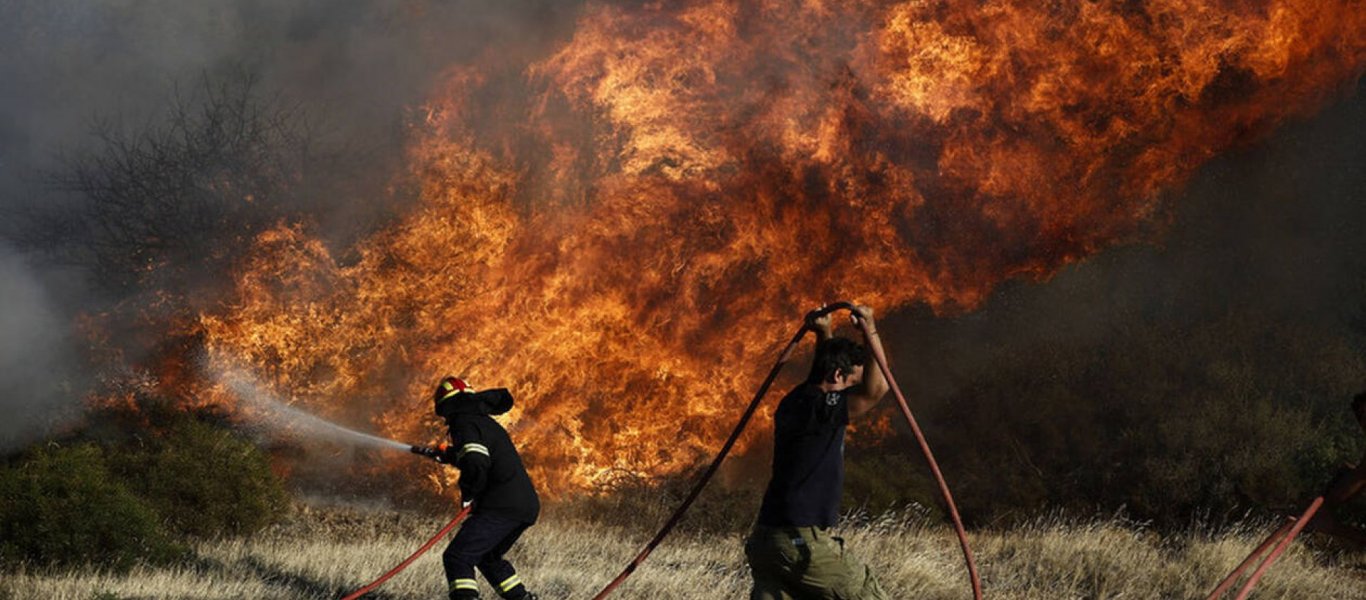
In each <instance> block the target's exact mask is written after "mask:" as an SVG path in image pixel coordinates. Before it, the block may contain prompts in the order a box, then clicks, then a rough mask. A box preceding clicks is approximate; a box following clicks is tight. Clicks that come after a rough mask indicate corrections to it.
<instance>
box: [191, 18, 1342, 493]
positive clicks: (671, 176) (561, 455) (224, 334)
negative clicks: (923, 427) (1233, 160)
mask: <svg viewBox="0 0 1366 600" xmlns="http://www.w3.org/2000/svg"><path fill="white" fill-rule="evenodd" d="M1364 25H1366V11H1362V10H1361V7H1360V5H1359V3H1357V2H1353V1H1350V0H1343V1H1338V2H1321V1H1310V0H1245V1H1239V0H1153V1H1150V2H1142V3H1135V2H1077V3H1056V2H1055V3H1033V2H1014V3H1008V2H985V3H983V2H975V1H974V2H965V1H919V0H917V1H906V2H874V1H867V0H865V1H859V2H825V1H821V0H806V1H780V0H767V1H761V2H733V1H691V2H676V3H651V4H649V5H647V6H644V7H640V8H624V7H618V6H614V5H590V6H589V7H587V8H586V9H585V10H584V11H583V13H582V14H581V16H580V17H579V22H578V26H577V28H576V30H575V32H574V34H573V35H572V38H571V39H568V40H565V41H564V42H563V43H562V44H560V45H559V46H558V47H556V48H555V49H554V51H553V52H551V53H550V54H549V55H547V56H545V57H544V58H542V59H541V60H539V61H538V62H534V63H532V64H508V63H511V62H513V61H511V60H505V59H500V58H499V57H498V55H497V54H496V53H493V52H491V53H490V54H489V56H488V57H486V58H485V59H483V60H481V61H477V62H476V63H475V64H461V65H454V66H452V67H451V68H450V69H449V70H448V71H447V72H446V73H445V74H444V75H443V77H442V79H441V80H440V81H439V82H438V83H437V84H436V85H435V86H434V92H433V94H432V97H431V99H430V101H429V102H428V103H427V105H426V106H424V107H423V109H422V110H421V111H419V112H418V113H416V114H417V115H418V117H419V118H418V119H417V120H416V121H415V122H414V133H415V134H416V135H415V138H416V141H415V143H414V144H413V146H412V148H411V149H410V152H409V157H408V164H409V165H410V168H411V173H412V175H413V176H414V177H416V178H417V180H418V181H420V182H421V194H420V202H419V203H418V204H417V205H416V206H415V207H414V208H413V209H412V210H411V212H409V213H408V214H405V215H403V216H402V217H401V218H400V219H399V220H398V221H397V222H395V223H394V224H393V225H392V226H390V227H388V228H386V229H385V230H383V231H381V232H379V233H377V234H375V235H374V236H372V237H370V238H369V239H366V240H364V241H363V242H361V243H360V244H358V245H357V246H356V247H355V248H352V249H350V250H349V251H348V252H347V254H346V256H347V259H346V260H342V259H341V258H339V257H338V256H335V255H334V254H333V253H332V250H330V249H329V248H327V247H326V246H325V245H324V244H323V243H322V242H321V241H319V239H318V238H317V237H315V236H314V235H312V234H311V233H310V232H309V231H308V230H306V229H305V228H303V227H301V226H296V225H281V226H280V227H278V228H276V229H274V230H271V231H269V232H267V233H265V234H263V235H261V236H260V237H259V238H258V239H257V240H256V241H255V245H254V247H253V249H252V250H251V252H250V255H249V257H248V258H247V259H246V260H245V261H244V262H243V264H242V265H241V267H240V269H239V271H238V274H237V279H236V285H235V292H234V295H233V296H232V297H231V300H230V302H229V303H228V304H227V305H226V306H225V307H222V308H219V309H216V310H213V311H207V312H206V313H205V314H203V315H202V316H201V318H200V319H199V322H198V323H197V325H196V327H197V328H199V329H200V330H201V331H202V332H203V334H204V339H205V340H206V341H205V343H206V344H207V345H208V346H210V348H212V349H213V350H215V351H221V352H225V353H228V354H230V355H233V356H237V357H240V358H242V359H244V360H247V361H249V362H250V363H251V364H252V365H254V366H255V367H256V368H257V369H259V370H260V371H262V372H264V373H267V374H268V375H269V376H270V377H271V378H273V380H274V381H276V382H277V383H278V384H279V385H280V386H281V387H282V388H284V389H288V390H290V391H291V392H292V393H294V394H296V395H297V396H298V398H299V399H300V400H299V401H300V402H303V403H305V404H307V405H309V406H311V407H312V408H314V409H316V410H318V411H319V412H322V413H325V414H363V415H368V416H369V417H370V419H371V423H372V425H373V427H375V428H376V429H378V430H379V431H380V432H381V433H382V434H383V435H385V436H387V437H393V438H397V439H404V440H413V441H417V440H421V439H431V438H432V437H433V435H434V434H435V433H436V432H439V431H440V424H439V423H438V422H437V421H436V420H435V418H434V417H432V416H431V415H430V414H429V413H430V401H429V398H430V392H431V388H432V386H433V385H434V384H435V382H436V381H437V380H438V378H439V377H440V376H442V375H444V374H447V373H451V374H458V375H462V376H464V377H466V378H468V379H470V380H472V382H473V383H474V384H475V385H478V386H480V387H498V386H505V387H508V388H510V389H511V390H512V391H513V393H514V395H515V396H516V398H517V401H518V405H517V407H516V408H515V409H514V411H513V412H512V414H511V417H510V419H509V423H510V428H511V429H513V434H514V437H515V438H516V439H517V440H518V441H519V443H520V445H521V446H522V448H523V453H524V456H525V458H526V462H527V464H528V465H529V466H530V468H531V469H532V471H533V473H532V474H533V477H534V478H535V479H536V480H537V481H538V483H539V484H540V485H541V487H542V488H543V489H545V490H546V491H547V492H549V493H550V494H551V495H554V494H559V493H564V492H569V491H574V490H579V489H584V488H586V487H590V486H592V485H594V484H595V483H597V482H601V481H603V480H604V478H606V477H609V476H610V475H611V474H612V473H613V472H614V471H616V470H618V469H626V470H630V471H632V472H645V473H665V472H672V471H677V470H680V469H683V468H686V467H688V466H690V465H692V464H694V463H695V462H696V461H698V460H699V459H701V458H703V457H705V456H709V454H710V452H712V451H714V448H713V446H715V445H716V444H717V443H719V441H720V440H721V439H722V437H723V435H724V433H725V432H726V431H727V430H728V429H729V428H730V427H731V426H732V424H733V422H734V419H735V417H736V416H737V415H738V413H739V411H740V409H741V407H742V406H743V404H744V403H745V402H746V401H747V400H748V399H749V397H750V395H751V394H752V390H753V389H754V387H755V386H756V385H757V382H758V380H759V378H760V377H761V376H762V374H763V370H764V369H766V368H767V367H768V365H769V364H771V360H772V358H773V353H774V352H775V350H776V349H777V348H776V345H777V344H778V343H781V341H782V340H783V339H785V336H787V335H788V334H790V332H791V331H792V330H793V328H794V327H795V326H796V324H797V318H798V317H799V316H800V315H801V314H803V312H804V311H805V310H807V309H809V308H810V307H812V306H815V305H817V304H819V303H821V302H823V301H828V300H833V299H856V300H858V301H860V302H863V303H867V304H870V305H873V306H875V307H877V308H879V309H880V310H881V311H883V312H884V313H885V312H887V311H889V310H891V309H894V308H897V307H903V306H907V305H909V304H912V303H921V302H923V303H926V304H928V305H930V306H931V307H933V308H935V309H936V310H940V311H950V312H951V311H961V310H968V309H971V308H972V307H974V306H976V305H978V304H979V303H980V302H982V300H983V299H984V298H985V296H986V295H987V294H988V293H989V292H990V291H991V290H992V288H993V287H994V286H995V285H997V284H999V283H1000V282H1001V281H1003V280H1006V279H1008V278H1012V277H1029V278H1045V277H1047V276H1049V275H1050V274H1051V273H1053V272H1054V271H1056V270H1057V269H1058V268H1059V267H1060V266H1062V265H1065V264H1067V263H1069V262H1072V261H1075V260H1078V259H1080V258H1083V257H1085V256H1087V255H1090V254H1092V253H1094V252H1096V251H1098V250H1100V249H1102V248H1104V247H1106V246H1109V245H1113V244H1116V243H1122V242H1126V241H1133V240H1136V239H1142V238H1143V237H1144V236H1145V235H1147V234H1148V233H1149V232H1151V231H1152V229H1153V227H1154V225H1157V226H1160V225H1161V224H1162V221H1163V220H1164V219H1165V218H1166V212H1165V208H1166V206H1165V204H1166V202H1167V200H1168V199H1169V197H1170V196H1169V191H1170V190H1173V189H1176V188H1179V186H1180V185H1181V184H1182V183H1183V182H1184V181H1186V180H1187V179H1188V178H1189V177H1190V176H1191V174H1192V173H1193V171H1194V170H1195V169H1196V168H1197V167H1198V166H1199V165H1200V164H1202V163H1203V162H1204V161H1206V160H1208V159H1209V158H1210V157H1211V156H1213V155H1215V154H1217V153H1219V152H1221V151H1223V150H1225V149H1228V148H1230V147H1232V146H1235V145H1237V144H1240V143H1245V142H1246V141H1248V140H1250V139H1255V138H1256V136H1257V135H1259V134H1261V133H1263V132H1265V131H1267V130H1268V129H1269V128H1271V127H1272V126H1274V125H1276V124H1277V123H1279V122H1281V121H1283V120H1284V119H1286V118H1288V117H1293V116H1298V115H1305V114H1308V113H1309V112H1311V111H1312V110H1313V109H1315V108H1316V107H1318V106H1320V105H1321V104H1323V103H1324V102H1325V101H1326V100H1328V99H1330V98H1332V97H1333V96H1334V95H1335V94H1339V93H1341V92H1342V90H1344V89H1346V86H1349V85H1351V84H1352V83H1353V82H1354V81H1355V80H1356V78H1358V77H1359V76H1360V75H1361V73H1362V69H1363V65H1366V36H1362V35H1361V32H1362V31H1366V27H1363V26H1364ZM447 483H449V482H447Z"/></svg>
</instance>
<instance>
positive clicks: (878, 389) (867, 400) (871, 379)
mask: <svg viewBox="0 0 1366 600" xmlns="http://www.w3.org/2000/svg"><path fill="white" fill-rule="evenodd" d="M854 324H855V325H857V326H858V327H859V329H861V330H862V331H863V343H864V346H865V347H867V348H868V364H867V365H866V366H864V368H863V383H862V384H860V385H859V386H858V387H857V388H855V389H854V391H853V392H851V393H850V394H849V418H851V419H852V418H856V417H859V416H862V415H863V414H864V413H866V412H868V411H869V410H872V408H873V407H874V406H877V403H878V402H879V401H881V400H882V397H883V396H885V395H887V390H888V389H889V386H888V385H887V378H886V377H883V375H882V369H879V368H878V366H877V358H876V356H877V355H878V354H881V355H882V356H884V357H885V356H887V354H886V352H884V351H883V349H882V339H881V338H879V337H878V335H877V323H876V322H874V321H873V309H872V307H868V306H863V305H861V304H860V305H855V306H854Z"/></svg>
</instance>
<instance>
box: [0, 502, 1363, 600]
mask: <svg viewBox="0 0 1366 600" xmlns="http://www.w3.org/2000/svg"><path fill="white" fill-rule="evenodd" d="M441 523H442V522H441V520H440V519H430V518H423V517H417V516H412V515H395V514H389V513H381V512H374V513H362V512H357V511H338V510H328V511H317V510H312V511H309V510H305V511H301V512H300V513H299V514H298V515H296V517H295V518H293V519H292V520H291V522H290V523H288V524H285V525H283V526H279V527H276V528H275V529H273V530H271V531H269V532H268V533H267V534H264V535H259V536H256V537H254V538H252V539H241V540H223V541H217V542H211V543H203V544H199V545H198V546H197V547H196V548H195V556H196V558H195V559H194V560H192V561H190V562H188V563H186V564H182V565H179V566H177V567H174V568H138V569H135V570H133V571H132V572H130V573H127V574H124V575H112V574H107V573H101V572H99V571H98V570H77V571H74V572H73V571H67V572H42V571H31V570H26V569H22V568H21V569H18V570H12V571H10V572H6V573H2V574H0V575H3V583H0V598H6V599H7V600H10V599H12V600H37V599H43V600H46V599H50V598H73V599H81V600H114V599H128V598H280V599H286V598H290V599H292V598H340V597H341V596H342V595H344V594H345V593H347V592H349V591H351V590H352V589H354V588H356V587H359V586H360V585H363V584H364V583H366V582H368V581H369V580H370V579H371V578H373V577H375V576H377V575H379V574H380V573H382V572H384V571H385V570H386V569H388V568H389V567H391V566H392V565H394V564H396V563H397V562H398V561H400V560H402V559H403V558H404V557H406V556H407V555H408V554H409V553H410V552H412V550H414V549H415V548H416V546H417V545H418V544H420V542H421V541H422V540H423V539H426V537H428V536H429V535H431V533H433V532H435V531H436V530H437V529H438V528H439V527H440V526H441ZM647 526H653V524H643V525H642V526H641V527H636V528H634V529H633V530H631V529H622V528H613V527H604V526H598V525H587V524H584V523H582V522H578V521H568V520H564V521H556V520H551V521H548V522H545V523H542V524H540V525H538V526H536V527H534V528H532V529H531V530H530V531H529V532H528V533H527V535H526V537H525V538H524V541H523V542H522V543H521V544H519V546H518V548H516V549H515V550H514V552H513V555H512V559H513V560H514V562H515V563H516V564H517V565H518V566H519V567H520V569H521V570H522V572H523V573H524V574H525V575H524V577H525V579H526V580H527V582H528V583H530V584H531V585H532V586H533V587H534V589H535V590H536V591H538V592H539V593H541V594H542V596H543V597H545V598H589V597H591V596H592V594H593V593H595V592H596V591H597V590H598V589H599V588H600V587H601V586H602V585H604V584H605V583H606V582H607V581H609V580H610V579H611V578H612V577H613V576H614V575H615V574H616V573H617V572H618V571H619V570H620V568H621V567H622V565H623V564H624V563H625V562H626V561H627V560H628V559H629V558H630V557H631V556H633V555H634V553H635V552H636V550H638V549H639V547H640V545H641V544H642V543H643V542H644V541H645V539H646V538H647V537H648V534H649V533H650V532H648V531H645V527H647ZM623 531H631V533H623ZM1265 533H1266V531H1265V528H1262V527H1249V528H1246V529H1244V530H1241V531H1234V532H1226V533H1223V534H1220V535H1215V536H1211V535H1204V534H1192V535H1188V536H1182V537H1181V538H1180V539H1175V538H1166V539H1162V538H1159V537H1158V536H1156V535H1155V534H1152V533H1150V532H1147V531H1144V530H1142V529H1141V528H1135V527H1132V526H1129V525H1125V524H1123V523H1118V522H1096V523H1088V524H1075V523H1067V522H1062V521H1057V520H1054V521H1041V522H1038V523H1036V524H1034V525H1032V526H1029V527H1022V528H1019V529H1015V530H1011V531H1003V532H989V531H988V532H978V533H976V534H975V535H974V536H973V544H974V549H975V550H976V552H977V554H978V561H979V564H980V565H981V569H982V576H983V581H984V584H985V587H986V592H987V597H988V598H994V599H1001V600H1006V599H1026V598H1030V599H1034V598H1038V599H1049V600H1058V599H1069V598H1203V597H1204V594H1205V593H1207V592H1208V591H1209V589H1210V588H1211V587H1213V585H1214V584H1215V583H1216V582H1217V581H1218V580H1219V578H1220V577H1222V576H1223V575H1224V574H1225V573H1226V572H1227V571H1228V570H1229V569H1231V568H1232V567H1233V566H1234V565H1235V564H1237V563H1238V562H1239V561H1240V560H1241V559H1242V557H1243V556H1244V555H1246V553H1247V552H1248V551H1249V550H1251V548H1252V547H1253V546H1254V545H1255V544H1256V543H1257V542H1258V541H1260V540H1259V536H1261V535H1265ZM843 534H844V536H845V538H846V540H847V543H848V544H849V547H850V548H851V550H852V551H853V552H855V553H856V554H857V555H858V556H860V557H861V558H863V559H864V560H865V561H866V562H868V563H870V564H871V565H872V566H873V567H874V568H875V570H876V571H877V572H878V573H879V576H880V578H881V579H882V581H883V584H884V586H885V587H886V588H887V589H888V591H889V592H890V594H891V596H892V597H893V598H928V599H950V598H954V599H957V598H965V597H970V594H969V593H968V591H967V585H966V577H965V575H964V572H963V569H962V566H961V559H960V555H959V552H958V547H957V543H956V541H954V539H953V537H952V535H951V534H950V533H949V532H948V531H947V530H945V529H944V528H942V527H938V526H926V525H925V524H922V523H917V522H914V521H905V520H898V519H883V520H880V521H874V522H871V523H865V524H862V525H858V526H851V527H847V528H845V531H844V532H843ZM740 546H741V537H740V536H739V535H708V534H698V533H694V534H677V535H675V536H674V537H672V538H670V539H669V540H668V541H667V542H666V543H665V544H664V545H663V546H662V547H661V548H660V549H659V550H657V551H656V552H655V553H654V554H653V555H652V556H651V557H650V560H649V561H647V562H646V563H645V565H644V566H643V567H642V568H641V569H640V570H639V571H638V572H637V573H636V574H635V575H634V576H632V578H631V579H629V580H627V583H626V584H625V585H624V586H623V587H621V588H620V589H619V591H618V593H617V594H616V595H615V597H618V598H649V599H660V600H667V599H682V598H688V599H695V598H744V597H746V593H747V590H748V575H747V572H746V570H745V567H744V559H743V556H742V555H741V551H740ZM441 547H442V546H438V547H437V548H436V549H434V550H433V551H432V553H431V554H429V555H427V556H424V557H423V558H422V559H420V560H418V561H417V562H416V563H415V564H414V565H413V566H412V567H411V568H410V569H408V570H407V571H405V572H404V573H402V574H400V575H399V576H397V577H395V578H394V579H393V580H391V581H390V582H389V583H387V584H386V585H385V586H384V587H382V588H381V589H380V590H379V591H378V592H377V593H375V594H373V595H371V596H370V598H375V599H380V598H388V599H393V600H397V599H406V598H442V597H444V596H445V594H444V588H443V585H442V574H441V566H440V561H439V559H438V558H437V554H438V553H439V552H440V548H441ZM484 595H485V597H486V598H489V597H494V596H493V594H492V592H491V591H489V590H485V592H484ZM1253 597H1254V598H1261V599H1271V598H1285V599H1290V598H1294V599H1312V598H1323V599H1329V598H1332V599H1366V556H1362V555H1361V554H1347V555H1330V554H1325V553H1323V552H1313V551H1310V550H1306V549H1305V548H1304V546H1303V545H1302V544H1296V546H1295V549H1294V550H1293V551H1291V552H1289V553H1287V555H1286V556H1285V557H1283V558H1282V559H1281V561H1280V562H1279V563H1277V565H1276V566H1275V567H1274V568H1273V570H1272V571H1271V572H1270V573H1269V574H1268V576H1267V577H1266V578H1265V579H1264V580H1263V583H1262V584H1261V585H1260V586H1258V592H1257V593H1255V594H1254V595H1253Z"/></svg>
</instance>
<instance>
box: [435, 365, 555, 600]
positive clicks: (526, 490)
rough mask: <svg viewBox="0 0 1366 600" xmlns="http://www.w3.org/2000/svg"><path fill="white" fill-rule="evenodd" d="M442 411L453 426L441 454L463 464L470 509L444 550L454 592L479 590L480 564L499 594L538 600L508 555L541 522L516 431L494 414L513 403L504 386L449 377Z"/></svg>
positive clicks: (465, 596)
mask: <svg viewBox="0 0 1366 600" xmlns="http://www.w3.org/2000/svg"><path fill="white" fill-rule="evenodd" d="M435 401H436V414H437V416H439V417H442V418H444V419H446V424H447V426H449V427H450V434H451V445H450V446H449V447H448V448H447V450H446V452H445V454H443V455H442V456H441V457H440V458H439V460H440V461H441V462H443V463H447V464H453V465H455V466H457V467H458V468H459V469H460V496H461V500H462V502H463V503H464V504H465V505H469V504H470V503H473V507H472V508H471V510H470V516H469V517H468V518H467V519H466V520H465V523H464V525H462V526H461V527H460V531H459V533H456V534H455V538H454V539H452V540H451V543H450V545H449V546H447V547H446V551H445V552H444V553H442V555H441V560H442V564H443V565H444V566H445V569H446V581H447V583H448V584H449V586H450V588H449V589H450V597H451V600H469V599H471V598H478V597H479V586H478V583H477V582H476V581H475V579H474V570H475V569H476V568H477V569H479V572H480V573H483V575H484V579H486V580H487V581H488V582H489V584H490V585H492V586H493V589H494V590H496V591H497V592H498V595H499V596H501V597H503V598H508V599H509V600H536V595H535V594H533V593H531V592H529V591H527V588H526V585H525V584H524V583H523V582H522V579H521V577H519V576H518V575H517V570H516V569H514V568H513V567H512V563H510V562H508V561H507V559H506V558H504V555H505V554H507V552H508V550H509V549H510V548H512V545H513V544H515V543H517V539H518V538H519V537H521V535H522V533H523V532H525V531H526V530H527V528H528V527H531V526H532V525H533V524H535V523H536V518H537V517H538V516H539V515H540V512H541V502H540V499H539V498H538V497H537V496H536V488H535V486H533V485H532V484H531V477H529V476H528V475H527V472H526V468H525V467H524V466H522V459H521V457H520V456H518V455H517V449H516V447H514V446H513V445H512V438H510V437H508V433H507V430H505V429H503V427H502V426H501V425H499V424H498V422H497V421H495V420H493V416H494V415H501V414H503V413H506V412H507V411H508V410H509V409H511V408H512V394H511V393H509V392H508V391H507V390H506V389H502V388H499V389H491V390H484V391H482V392H476V391H474V389H473V388H471V387H470V386H469V385H467V384H466V383H465V382H464V381H463V380H461V379H459V378H456V377H445V378H443V379H442V380H441V383H440V384H438V385H437V388H436V395H435Z"/></svg>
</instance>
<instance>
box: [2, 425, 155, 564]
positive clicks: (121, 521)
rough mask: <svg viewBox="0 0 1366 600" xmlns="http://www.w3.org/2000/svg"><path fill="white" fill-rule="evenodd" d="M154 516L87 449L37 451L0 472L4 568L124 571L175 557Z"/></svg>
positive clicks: (98, 451) (98, 453) (99, 452)
mask: <svg viewBox="0 0 1366 600" xmlns="http://www.w3.org/2000/svg"><path fill="white" fill-rule="evenodd" d="M178 553H179V549H178V548H177V547H176V546H175V545H174V544H172V543H171V542H170V541H169V540H168V539H167V538H166V536H165V535H164V534H163V533H162V532H161V530H160V529H158V527H157V515H156V513H155V512H154V511H153V510H152V509H151V507H149V506H148V505H147V504H146V503H145V502H143V501H142V500H140V499H138V498H137V497H136V496H134V495H133V494H132V493H131V492H130V491H129V490H128V489H127V488H126V487H124V486H123V485H122V484H121V483H119V482H118V481H116V480H115V479H114V478H113V477H112V476H111V474H110V471H109V469H108V468H107V466H106V464H105V457H104V453H103V451H102V450H101V449H100V448H99V447H97V446H95V445H93V444H81V445H77V446H72V447H56V448H42V449H39V450H37V451H35V452H33V453H32V454H30V455H28V456H27V457H23V458H20V459H19V460H17V461H15V462H14V463H12V464H10V465H8V466H7V467H5V468H4V469H3V470H2V471H0V558H2V559H3V560H4V561H5V562H6V563H11V562H18V561H27V562H29V563H31V564H35V565H66V566H73V565H80V564H85V563H91V562H97V563H99V564H101V565H102V566H105V567H108V568H113V569H115V570H125V569H127V568H128V567H130V566H132V564H133V563H134V562H136V561H138V560H139V559H151V560H153V561H161V560H167V559H170V558H173V557H175V556H176V555H177V554H178Z"/></svg>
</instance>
